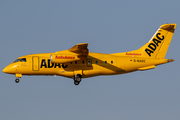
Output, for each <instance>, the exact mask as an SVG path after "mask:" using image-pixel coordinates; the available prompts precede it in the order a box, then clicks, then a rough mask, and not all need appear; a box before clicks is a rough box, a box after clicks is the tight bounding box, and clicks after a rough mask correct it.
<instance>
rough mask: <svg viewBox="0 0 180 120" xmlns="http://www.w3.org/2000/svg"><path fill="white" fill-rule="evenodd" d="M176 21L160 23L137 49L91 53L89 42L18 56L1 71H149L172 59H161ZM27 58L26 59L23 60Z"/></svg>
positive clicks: (70, 73) (86, 74)
mask: <svg viewBox="0 0 180 120" xmlns="http://www.w3.org/2000/svg"><path fill="white" fill-rule="evenodd" d="M175 28H176V24H164V25H161V26H160V28H159V29H158V30H157V32H156V33H155V34H154V36H153V37H152V38H151V39H150V41H149V42H148V43H146V44H145V45H144V46H142V47H141V48H139V49H138V50H134V51H129V52H123V53H113V54H102V53H91V52H89V50H88V48H87V47H88V43H81V44H77V45H75V46H74V47H72V48H70V49H68V50H63V51H58V52H55V53H42V54H31V55H26V56H21V57H19V58H17V60H16V61H15V62H13V63H11V64H10V65H8V66H7V67H5V68H4V69H3V72H4V73H8V74H15V75H16V77H21V76H22V75H60V76H64V77H69V78H73V77H74V76H76V75H81V77H82V78H87V77H92V76H98V75H115V74H123V73H128V72H133V71H137V70H148V69H152V68H155V66H157V65H160V64H164V63H168V62H172V61H174V60H173V59H164V58H165V55H166V52H167V50H168V47H169V44H170V42H171V39H172V36H173V33H174V30H175ZM24 59H26V61H23V60H24Z"/></svg>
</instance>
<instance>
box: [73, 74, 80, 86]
mask: <svg viewBox="0 0 180 120" xmlns="http://www.w3.org/2000/svg"><path fill="white" fill-rule="evenodd" d="M80 82H81V75H80V74H77V75H75V76H74V84H75V85H79V83H80Z"/></svg>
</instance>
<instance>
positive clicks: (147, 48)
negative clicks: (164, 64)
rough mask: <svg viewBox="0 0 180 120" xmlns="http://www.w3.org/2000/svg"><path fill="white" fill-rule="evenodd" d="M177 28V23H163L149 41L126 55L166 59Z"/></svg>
mask: <svg viewBox="0 0 180 120" xmlns="http://www.w3.org/2000/svg"><path fill="white" fill-rule="evenodd" d="M175 28H176V24H175V23H172V24H164V25H161V26H160V28H159V29H158V30H157V31H156V33H155V34H154V35H153V37H152V38H151V39H150V41H149V42H148V43H146V44H145V45H144V46H142V47H141V48H139V49H138V50H134V51H130V52H126V53H125V55H129V56H137V57H144V58H161V59H164V58H165V56H166V52H167V50H168V47H169V45H170V43H171V39H172V37H173V34H174V30H175Z"/></svg>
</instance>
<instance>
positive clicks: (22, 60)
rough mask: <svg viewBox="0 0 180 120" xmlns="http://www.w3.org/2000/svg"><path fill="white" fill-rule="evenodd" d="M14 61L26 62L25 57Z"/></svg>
mask: <svg viewBox="0 0 180 120" xmlns="http://www.w3.org/2000/svg"><path fill="white" fill-rule="evenodd" d="M14 62H26V58H20V59H16V60H15V61H14Z"/></svg>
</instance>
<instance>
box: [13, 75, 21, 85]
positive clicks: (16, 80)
mask: <svg viewBox="0 0 180 120" xmlns="http://www.w3.org/2000/svg"><path fill="white" fill-rule="evenodd" d="M15 77H16V79H15V82H16V83H19V81H20V80H19V78H21V77H22V74H16V75H15Z"/></svg>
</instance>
